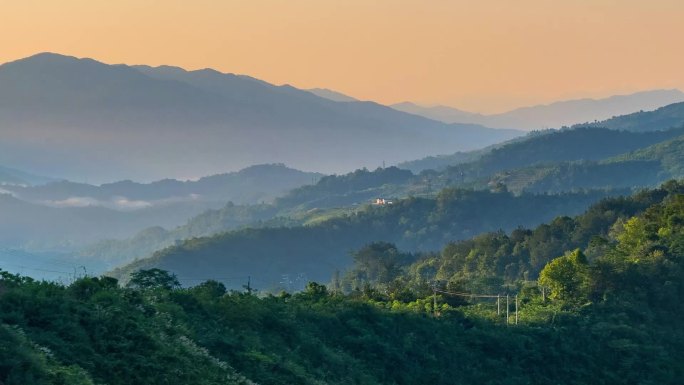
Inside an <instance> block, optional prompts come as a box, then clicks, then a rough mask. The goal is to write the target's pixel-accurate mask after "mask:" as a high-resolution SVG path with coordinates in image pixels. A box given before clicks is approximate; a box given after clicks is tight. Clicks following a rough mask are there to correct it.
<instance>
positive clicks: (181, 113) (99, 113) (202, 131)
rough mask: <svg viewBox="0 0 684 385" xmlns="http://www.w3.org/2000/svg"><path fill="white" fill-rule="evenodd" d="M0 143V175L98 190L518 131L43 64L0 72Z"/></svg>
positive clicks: (17, 64)
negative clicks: (58, 179) (55, 178)
mask: <svg viewBox="0 0 684 385" xmlns="http://www.w3.org/2000/svg"><path fill="white" fill-rule="evenodd" d="M0 134H1V135H2V137H3V141H2V142H1V143H0V164H5V165H8V166H12V167H17V168H21V169H26V170H31V171H33V172H36V173H42V174H47V175H61V176H63V177H65V178H68V179H72V180H83V179H84V178H89V179H90V181H91V182H92V181H95V182H100V183H102V182H106V181H111V180H117V179H128V178H131V179H143V180H152V179H159V178H162V177H168V176H172V177H177V178H178V177H180V178H197V177H200V176H202V175H208V174H215V173H220V172H225V171H226V170H237V169H240V168H244V167H247V166H250V165H253V164H261V163H286V164H288V165H290V166H293V167H295V168H298V169H303V170H311V171H319V172H326V173H331V172H347V171H349V170H353V169H355V168H359V167H373V168H374V167H377V166H378V165H381V164H382V163H383V161H384V162H387V163H397V162H399V161H403V160H409V159H413V158H418V157H422V156H427V155H430V154H434V153H445V152H451V151H454V150H468V149H475V148H478V147H484V146H486V145H490V144H493V143H497V142H500V141H502V140H506V139H510V138H513V137H515V136H517V135H519V134H520V132H519V131H515V130H498V129H491V128H487V127H483V126H480V125H474V124H445V123H442V122H438V121H435V120H430V119H427V118H423V117H419V116H416V115H412V114H407V113H404V112H400V111H397V110H394V109H392V108H389V107H386V106H383V105H380V104H377V103H373V102H349V103H340V102H335V101H331V100H329V99H326V98H321V97H319V96H316V95H314V94H312V93H310V92H307V91H304V90H300V89H297V88H294V87H292V86H289V85H283V86H275V85H272V84H269V83H266V82H263V81H260V80H258V79H254V78H251V77H248V76H240V75H233V74H226V73H221V72H218V71H215V70H211V69H204V70H197V71H186V70H183V69H181V68H177V67H169V66H162V67H148V66H128V65H108V64H104V63H101V62H98V61H95V60H92V59H78V58H74V57H68V56H62V55H56V54H50V53H44V54H38V55H35V56H32V57H29V58H26V59H22V60H18V61H14V62H11V63H6V64H4V65H2V66H0ZM83 159H88V162H83Z"/></svg>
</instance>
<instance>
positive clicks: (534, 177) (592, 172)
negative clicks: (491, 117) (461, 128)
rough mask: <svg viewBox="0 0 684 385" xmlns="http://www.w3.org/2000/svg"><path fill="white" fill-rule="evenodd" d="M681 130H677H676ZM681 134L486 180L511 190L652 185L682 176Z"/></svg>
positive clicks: (551, 191) (682, 149) (528, 168)
mask: <svg viewBox="0 0 684 385" xmlns="http://www.w3.org/2000/svg"><path fill="white" fill-rule="evenodd" d="M679 131H681V130H679ZM682 165H684V135H682V136H678V137H676V138H674V139H670V140H667V141H663V142H659V143H657V144H654V145H651V146H649V147H645V148H641V149H638V150H635V151H631V152H628V153H625V154H621V155H618V156H614V157H609V158H606V159H602V160H598V161H580V162H560V163H548V164H542V165H537V166H532V167H523V168H520V169H514V170H507V171H504V172H502V173H498V174H496V175H494V176H492V177H491V178H490V179H487V184H497V183H503V184H505V185H506V186H507V187H508V188H509V189H511V190H512V191H523V190H524V191H529V192H535V193H543V192H548V193H556V192H560V191H571V190H579V189H621V188H639V187H652V186H656V185H658V184H660V183H662V182H664V181H666V180H668V179H679V178H683V177H684V167H683V166H682Z"/></svg>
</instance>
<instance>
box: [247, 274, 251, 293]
mask: <svg viewBox="0 0 684 385" xmlns="http://www.w3.org/2000/svg"><path fill="white" fill-rule="evenodd" d="M247 294H252V276H250V275H248V276H247Z"/></svg>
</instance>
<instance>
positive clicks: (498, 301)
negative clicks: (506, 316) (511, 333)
mask: <svg viewBox="0 0 684 385" xmlns="http://www.w3.org/2000/svg"><path fill="white" fill-rule="evenodd" d="M496 315H501V295H499V294H497V295H496Z"/></svg>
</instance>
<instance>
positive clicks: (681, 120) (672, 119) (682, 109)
mask: <svg viewBox="0 0 684 385" xmlns="http://www.w3.org/2000/svg"><path fill="white" fill-rule="evenodd" d="M683 125H684V103H674V104H670V105H667V106H664V107H661V108H658V109H657V110H655V111H639V112H635V113H632V114H628V115H622V116H617V117H613V118H611V119H608V120H604V121H601V122H595V123H592V124H591V126H593V127H607V128H610V129H614V130H628V131H636V132H644V131H657V130H667V129H669V128H674V127H682V126H683Z"/></svg>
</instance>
